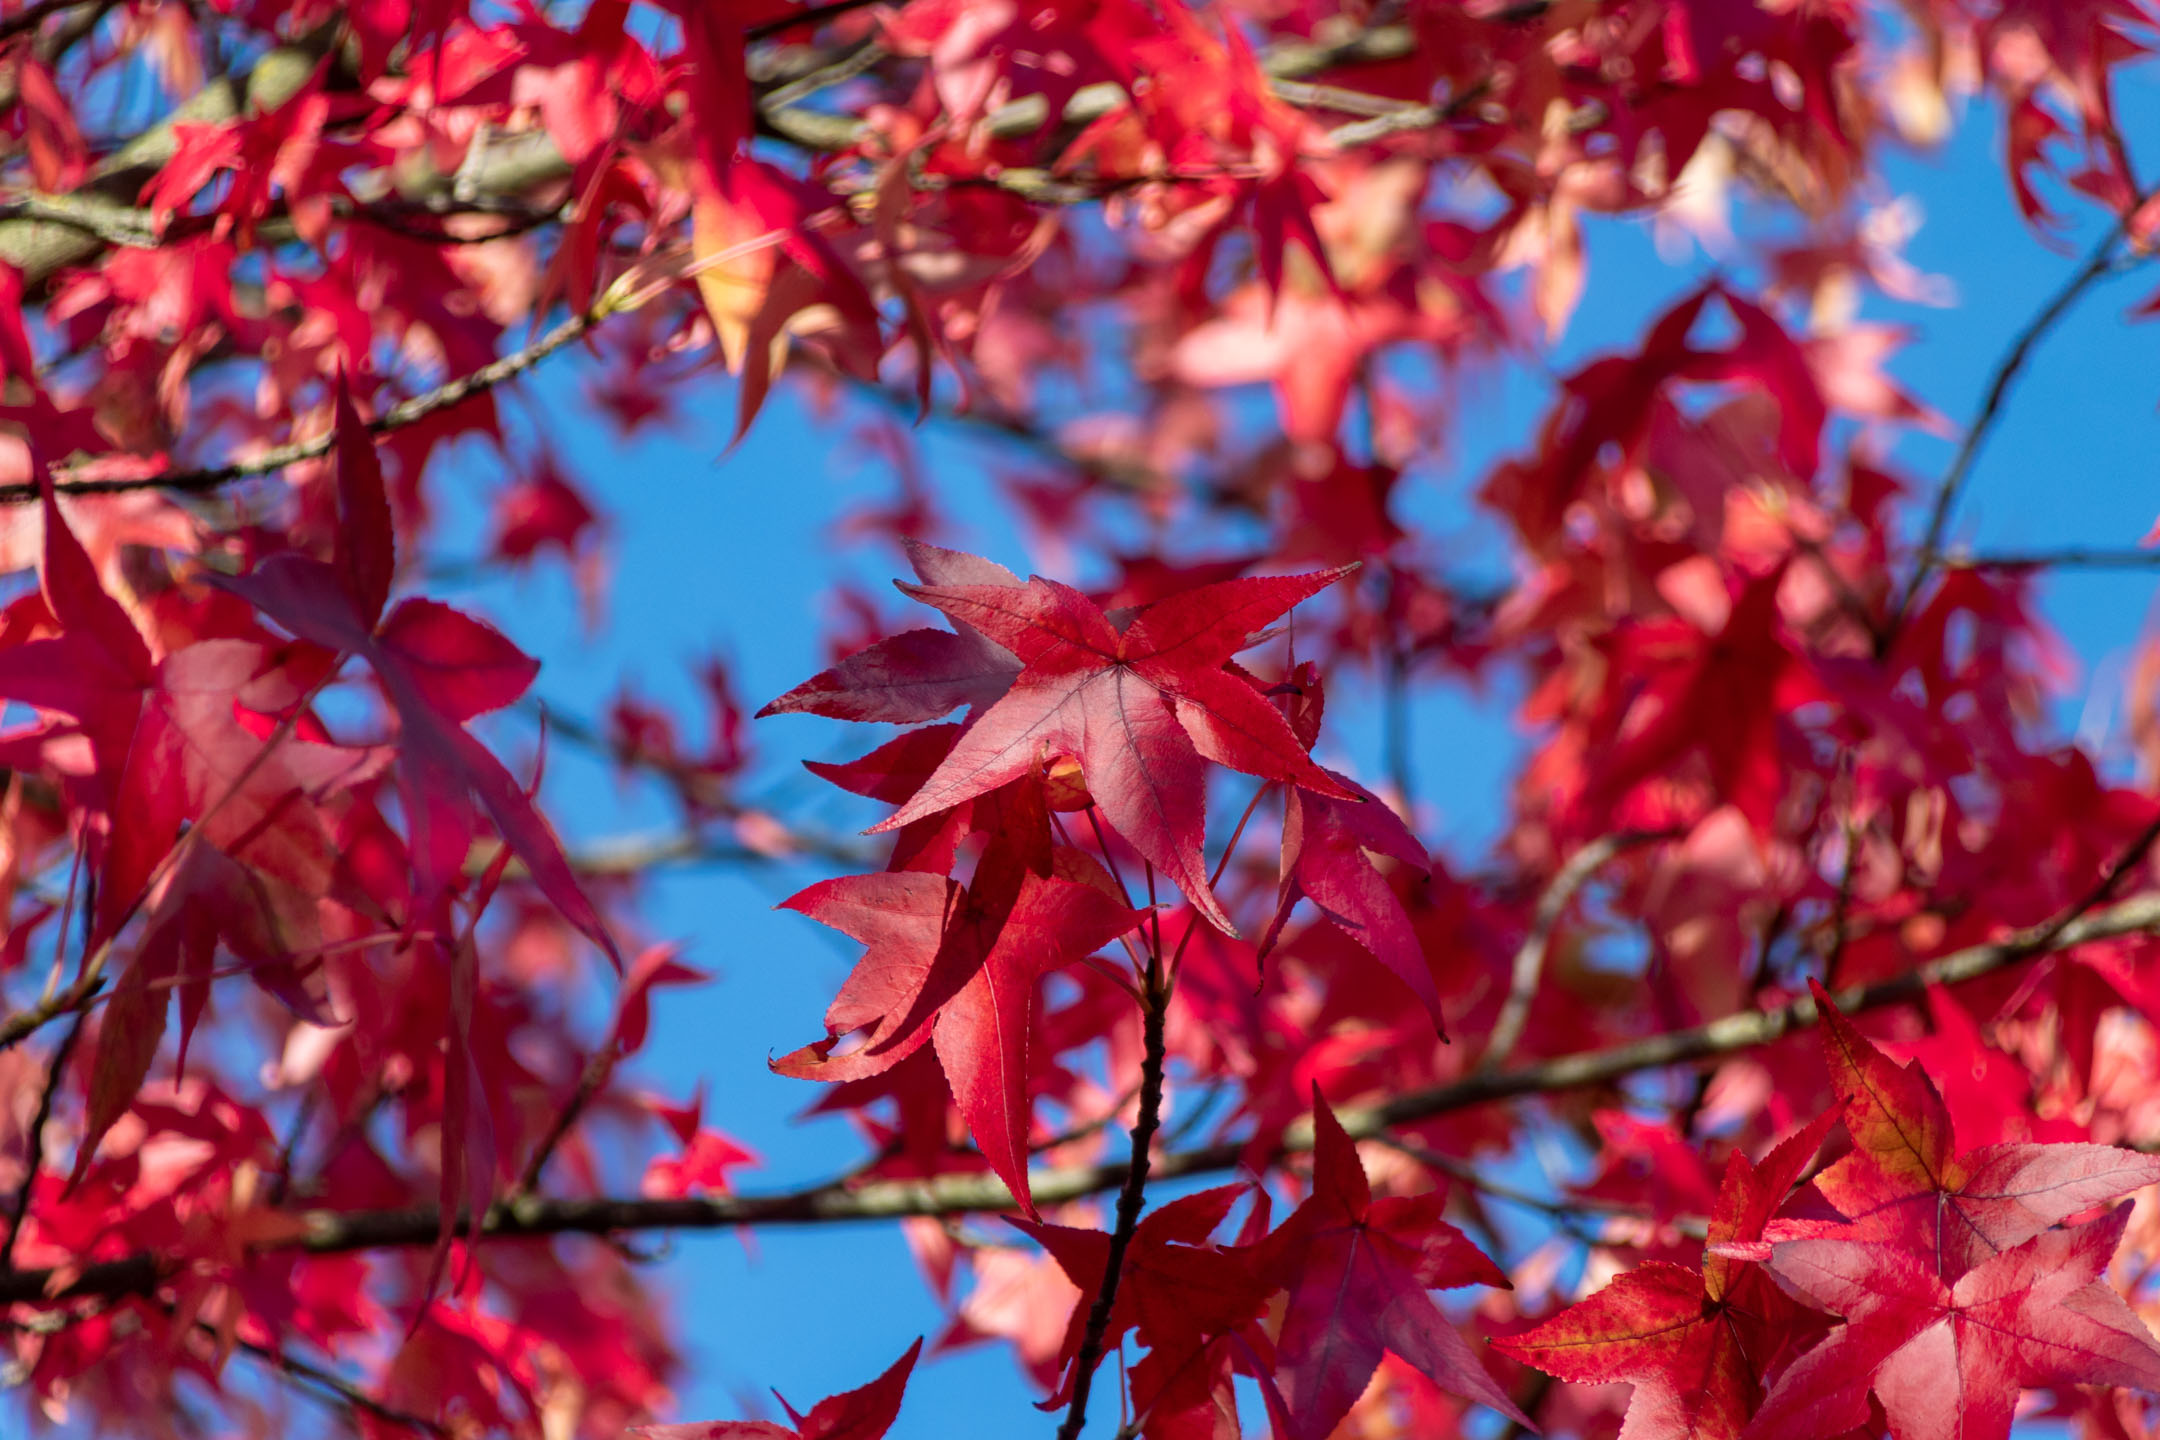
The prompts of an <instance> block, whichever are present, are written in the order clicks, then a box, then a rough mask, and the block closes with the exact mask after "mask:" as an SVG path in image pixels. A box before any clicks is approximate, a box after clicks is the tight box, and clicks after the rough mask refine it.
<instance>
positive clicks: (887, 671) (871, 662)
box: [758, 540, 1020, 725]
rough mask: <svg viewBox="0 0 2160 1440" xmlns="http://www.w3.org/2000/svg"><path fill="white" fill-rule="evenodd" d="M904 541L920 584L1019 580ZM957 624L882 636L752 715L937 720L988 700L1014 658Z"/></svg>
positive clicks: (1011, 670)
mask: <svg viewBox="0 0 2160 1440" xmlns="http://www.w3.org/2000/svg"><path fill="white" fill-rule="evenodd" d="M904 543H905V544H906V546H907V552H908V560H909V562H910V563H911V564H913V565H914V567H915V574H916V576H917V577H918V578H919V579H920V580H921V581H922V582H923V584H925V585H986V586H1014V587H1017V586H1018V585H1019V584H1020V577H1019V576H1017V575H1015V574H1013V573H1012V572H1011V571H1010V570H1007V569H1006V568H1005V567H1004V566H1002V565H999V564H997V563H996V562H994V561H990V560H984V559H980V558H978V557H977V556H974V555H963V554H961V553H960V552H959V551H957V550H944V549H940V548H939V547H938V546H935V545H926V544H924V543H922V542H921V541H919V540H908V541H906V542H904ZM956 623H957V630H929V629H924V630H903V631H901V632H900V633H899V634H898V635H889V636H887V637H886V638H885V639H883V640H880V641H878V642H877V643H876V644H874V645H872V646H870V647H869V648H868V649H865V650H858V651H856V652H855V653H854V654H853V655H850V656H849V657H848V658H847V659H845V660H843V661H841V662H840V663H839V664H838V665H835V666H833V668H832V669H830V670H827V671H825V672H823V673H822V674H818V675H814V676H812V677H811V678H810V679H808V680H805V681H803V683H802V684H800V685H798V686H796V687H795V688H794V689H793V690H790V691H788V693H787V694H785V695H782V696H781V697H780V698H779V699H777V700H775V701H773V702H772V703H771V704H770V705H767V706H766V707H765V708H764V709H762V710H760V711H758V718H759V719H763V718H764V717H765V716H767V715H786V714H793V713H798V712H801V713H807V714H811V715H829V716H831V717H832V718H833V719H835V720H883V721H888V722H890V723H892V724H896V725H912V724H915V723H917V722H919V721H923V720H936V719H938V718H939V717H941V716H944V715H947V714H950V713H951V712H952V711H953V710H955V709H957V708H958V707H960V706H962V705H967V706H970V707H974V706H982V705H990V704H993V703H994V702H995V701H996V700H997V698H998V697H999V696H1000V695H1003V694H1004V693H1005V691H1006V689H1007V688H1008V687H1009V686H1010V685H1011V684H1012V682H1013V678H1014V677H1015V676H1017V675H1018V674H1019V673H1020V662H1019V660H1018V659H1017V658H1015V657H1014V655H1013V653H1012V652H1011V651H1010V650H1007V649H1006V648H1005V647H1004V646H1002V645H1000V644H998V643H997V642H996V641H994V640H991V639H988V638H987V637H985V636H984V635H983V633H982V632H981V631H979V630H977V629H975V628H974V627H973V626H972V625H969V624H968V623H966V622H965V621H964V620H963V621H958V622H956Z"/></svg>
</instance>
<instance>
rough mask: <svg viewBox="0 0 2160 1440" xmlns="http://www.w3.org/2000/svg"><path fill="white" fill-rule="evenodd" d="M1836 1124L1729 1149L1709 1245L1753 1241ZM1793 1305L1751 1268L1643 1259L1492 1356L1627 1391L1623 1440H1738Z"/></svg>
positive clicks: (1714, 1259) (1719, 1259) (1498, 1343)
mask: <svg viewBox="0 0 2160 1440" xmlns="http://www.w3.org/2000/svg"><path fill="white" fill-rule="evenodd" d="M1834 1118H1835V1116H1834V1115H1829V1114H1825V1115H1823V1116H1820V1117H1818V1118H1817V1120H1816V1121H1815V1123H1813V1124H1812V1125H1810V1126H1808V1127H1807V1128H1806V1129H1805V1130H1803V1131H1801V1132H1800V1133H1799V1134H1797V1135H1794V1136H1793V1137H1792V1138H1791V1139H1789V1140H1787V1141H1785V1142H1784V1143H1783V1144H1781V1145H1779V1146H1778V1147H1777V1148H1776V1149H1774V1150H1773V1151H1771V1153H1770V1154H1769V1155H1767V1156H1765V1157H1764V1159H1763V1163H1762V1164H1761V1165H1760V1166H1757V1165H1754V1164H1752V1163H1750V1162H1749V1160H1748V1158H1747V1157H1746V1156H1745V1155H1743V1154H1741V1153H1739V1152H1738V1151H1735V1152H1734V1153H1733V1157H1732V1159H1731V1161H1730V1162H1729V1163H1728V1164H1727V1166H1726V1169H1725V1181H1724V1184H1723V1185H1722V1186H1721V1187H1720V1189H1719V1191H1718V1204H1717V1213H1716V1214H1715V1215H1714V1216H1713V1217H1712V1218H1711V1222H1710V1238H1711V1240H1712V1241H1713V1242H1729V1241H1749V1240H1756V1239H1759V1238H1760V1237H1761V1235H1762V1232H1763V1226H1764V1224H1765V1223H1766V1222H1767V1221H1768V1220H1769V1218H1770V1216H1771V1214H1772V1212H1774V1211H1775V1210H1776V1209H1777V1208H1778V1207H1779V1206H1780V1205H1782V1204H1783V1203H1784V1201H1785V1198H1786V1196H1787V1195H1788V1194H1789V1193H1790V1191H1791V1190H1792V1187H1793V1182H1794V1181H1795V1180H1797V1179H1798V1178H1799V1176H1800V1172H1801V1171H1802V1170H1803V1169H1805V1168H1806V1167H1807V1165H1808V1163H1809V1162H1810V1161H1812V1160H1813V1159H1814V1158H1815V1152H1816V1149H1817V1148H1818V1147H1819V1146H1820V1145H1821V1143H1822V1138H1823V1134H1824V1132H1825V1131H1827V1130H1828V1128H1829V1126H1830V1123H1831V1121H1832V1120H1833V1119H1834ZM1790 1308H1791V1307H1790V1303H1789V1302H1787V1301H1785V1300H1784V1298H1783V1297H1782V1296H1780V1295H1779V1294H1778V1293H1777V1292H1776V1291H1775V1290H1772V1289H1771V1288H1770V1287H1769V1286H1767V1285H1766V1284H1764V1283H1763V1281H1762V1279H1761V1277H1760V1275H1759V1273H1758V1272H1756V1271H1755V1270H1754V1269H1753V1267H1751V1266H1748V1265H1746V1264H1744V1263H1741V1262H1738V1261H1734V1260H1731V1259H1728V1258H1725V1257H1723V1256H1720V1255H1717V1254H1711V1255H1708V1256H1706V1257H1705V1258H1704V1261H1703V1268H1702V1269H1701V1270H1694V1269H1691V1268H1689V1267H1688V1266H1685V1265H1676V1264H1673V1263H1671V1262H1669V1261H1663V1260H1652V1261H1648V1262H1646V1263H1644V1264H1643V1265H1640V1266H1638V1267H1637V1268H1635V1269H1633V1270H1630V1271H1628V1272H1627V1273H1626V1274H1624V1275H1620V1276H1618V1277H1617V1278H1615V1279H1614V1280H1613V1281H1612V1283H1611V1284H1609V1285H1607V1286H1606V1287H1605V1288H1604V1289H1602V1290H1600V1291H1598V1292H1597V1293H1596V1294H1595V1295H1592V1296H1590V1297H1589V1298H1588V1299H1586V1300H1584V1301H1582V1302H1581V1303H1580V1304H1577V1305H1572V1306H1570V1307H1568V1309H1566V1310H1564V1311H1562V1312H1561V1313H1560V1314H1558V1315H1556V1316H1554V1317H1553V1318H1552V1319H1550V1320H1547V1321H1546V1322H1544V1323H1543V1324H1542V1325H1537V1326H1533V1327H1532V1328H1531V1329H1528V1330H1525V1331H1522V1332H1521V1333H1519V1334H1515V1335H1509V1336H1507V1337H1505V1338H1503V1339H1496V1340H1495V1341H1494V1342H1493V1348H1495V1349H1497V1350H1500V1351H1502V1352H1503V1353H1505V1354H1508V1355H1512V1356H1513V1357H1514V1358H1516V1359H1517V1360H1520V1361H1522V1362H1523V1363H1524V1364H1527V1365H1534V1366H1536V1367H1537V1368H1538V1369H1540V1370H1542V1371H1544V1372H1545V1373H1546V1374H1548V1375H1552V1376H1555V1377H1556V1378H1558V1379H1561V1380H1566V1381H1569V1382H1571V1383H1574V1384H1578V1385H1603V1384H1608V1383H1610V1382H1612V1381H1615V1380H1625V1381H1630V1382H1632V1383H1633V1384H1634V1386H1635V1393H1634V1395H1633V1397H1632V1398H1630V1400H1629V1401H1628V1414H1627V1426H1626V1433H1627V1434H1628V1436H1629V1437H1630V1440H1637V1437H1639V1440H1735V1437H1736V1436H1738V1435H1739V1434H1740V1432H1741V1431H1742V1430H1743V1429H1744V1428H1745V1427H1746V1425H1747V1422H1748V1417H1749V1416H1750V1415H1751V1414H1752V1413H1753V1412H1754V1408H1755V1404H1756V1402H1757V1400H1758V1399H1759V1398H1760V1395H1761V1384H1760V1382H1759V1379H1758V1375H1759V1370H1760V1363H1761V1362H1760V1359H1759V1358H1751V1357H1760V1356H1762V1355H1763V1354H1764V1353H1765V1345H1766V1342H1769V1341H1774V1339H1775V1337H1776V1336H1777V1334H1778V1333H1779V1331H1780V1329H1781V1328H1782V1325H1781V1323H1780V1322H1784V1323H1789V1311H1790Z"/></svg>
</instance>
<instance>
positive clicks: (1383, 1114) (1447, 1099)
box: [0, 862, 2160, 1304]
mask: <svg viewBox="0 0 2160 1440" xmlns="http://www.w3.org/2000/svg"><path fill="white" fill-rule="evenodd" d="M2129 868H2130V867H2129V866H2128V865H2126V864H2122V863H2121V862H2118V867H2117V868H2114V869H2111V871H2110V872H2109V876H2108V877H2104V878H2103V881H2102V885H2111V884H2113V883H2115V881H2117V880H2119V878H2120V876H2121V875H2122V874H2126V873H2127V872H2128V869H2129ZM2095 888H2096V892H2098V890H2099V888H2100V887H2095ZM2085 906H2087V901H2085V900H2081V901H2080V902H2079V903H2078V905H2076V906H2072V907H2071V908H2070V909H2069V910H2067V911H2065V912H2064V914H2063V915H2059V916H2057V917H2056V918H2054V919H2052V920H2049V921H2047V922H2045V923H2043V924H2041V925H2037V926H2034V927H2032V928H2030V929H2027V930H2021V931H2017V932H2015V933H2013V934H2010V935H2006V936H2004V937H2003V938H2002V939H2000V940H1990V941H1987V942H1986V943H1984V944H1979V945H1972V946H1968V947H1967V948H1965V949H1963V950H1958V951H1954V952H1952V953H1951V954H1948V955H1944V956H1941V957H1940V958H1938V959H1935V960H1932V961H1929V962H1928V963H1927V964H1925V965H1922V966H1920V967H1919V968H1917V969H1915V970H1913V971H1911V972H1909V973H1907V974H1905V975H1900V976H1896V977H1894V978H1892V979H1889V980H1883V981H1879V982H1877V983H1875V984H1873V985H1864V986H1854V987H1851V988H1849V989H1846V990H1843V991H1840V992H1838V993H1837V994H1836V995H1834V996H1833V997H1832V998H1833V999H1835V1000H1836V1001H1837V1004H1838V1008H1839V1009H1841V1010H1843V1011H1845V1012H1847V1013H1848V1014H1850V1013H1854V1012H1857V1011H1863V1010H1875V1009H1880V1008H1882V1007H1883V1006H1886V1005H1894V1004H1901V1003H1904V1002H1906V1001H1909V1000H1912V999H1914V998H1916V997H1918V996H1919V995H1920V994H1922V993H1923V992H1924V991H1925V989H1926V988H1927V987H1928V986H1930V985H1956V984H1961V983H1963V982H1964V981H1967V980H1974V979H1978V978H1979V977H1981V976H1983V975H1988V974H1992V973H1993V972H1995V971H1997V970H2002V969H2005V968H2007V967H2009V966H2011V965H2014V964H2017V963H2018V962H2019V961H2021V960H2027V959H2030V958H2031V957H2033V956H2035V955H2039V954H2043V953H2047V952H2051V951H2057V950H2067V949H2070V948H2072V947H2073V946H2077V945H2083V944H2086V943H2088V942H2090V941H2094V940H2106V939H2112V938H2113V937H2115V936H2118V935H2134V934H2141V933H2146V932H2150V931H2155V930H2160V892H2153V893H2148V894H2143V895H2139V896H2136V897H2134V898H2133V899H2129V900H2125V901H2122V902H2120V903H2119V904H2116V905H2112V906H2109V907H2108V908H2106V909H2104V910H2099V909H2094V910H2091V911H2090V913H2085V910H2083V909H2081V908H2080V907H2085ZM1819 1018H1820V1017H1819V1016H1818V1014H1817V1012H1816V1009H1815V1002H1814V1001H1813V1000H1812V999H1810V998H1808V997H1806V996H1803V997H1801V998H1799V999H1797V1000H1794V1001H1793V1002H1792V1003H1791V1004H1788V1005H1783V1006H1779V1007H1778V1008H1776V1009H1773V1010H1762V1011H1752V1010H1751V1011H1744V1012H1742V1013H1740V1014H1737V1015H1728V1016H1726V1017H1725V1018H1724V1019H1722V1020H1713V1021H1711V1022H1710V1023H1709V1024H1706V1025H1697V1026H1692V1027H1690V1028H1688V1029H1685V1030H1674V1031H1668V1032H1666V1033H1664V1034H1660V1035H1652V1036H1648V1037H1645V1038H1644V1039H1641V1040H1634V1041H1630V1042H1628V1043H1626V1044H1622V1045H1613V1046H1608V1047H1606V1048H1605V1049H1602V1050H1589V1051H1583V1052H1580V1053H1577V1054H1573V1055H1563V1056H1558V1057H1556V1058H1554V1059H1551V1060H1545V1061H1541V1062H1539V1063H1537V1064H1535V1065H1526V1066H1522V1067H1520V1068H1517V1069H1512V1070H1503V1071H1498V1072H1495V1073H1492V1074H1487V1075H1469V1076H1465V1077H1463V1078H1462V1079H1460V1080H1456V1081H1452V1082H1450V1083H1448V1084H1445V1085H1436V1086H1433V1087H1431V1088H1429V1089H1425V1090H1416V1091H1412V1092H1410V1093H1408V1094H1405V1095H1398V1096H1396V1097H1394V1098H1393V1099H1390V1100H1387V1101H1384V1102H1382V1103H1380V1104H1378V1105H1366V1106H1352V1107H1349V1108H1346V1109H1344V1110H1342V1111H1340V1112H1338V1118H1339V1119H1340V1120H1341V1121H1342V1125H1343V1128H1344V1129H1345V1130H1346V1131H1348V1132H1349V1133H1350V1134H1351V1135H1352V1136H1353V1137H1357V1138H1369V1137H1373V1136H1377V1135H1379V1134H1381V1133H1382V1132H1384V1131H1386V1130H1389V1129H1391V1128H1393V1127H1395V1126H1398V1125H1409V1124H1415V1123H1418V1122H1421V1121H1425V1120H1431V1119H1434V1118H1436V1117H1438V1116H1442V1115H1447V1114H1451V1113H1453V1112H1455V1111H1459V1110H1467V1109H1470V1108H1472V1107H1473V1106H1477V1105H1484V1104H1489V1103H1491V1102H1492V1101H1495V1100H1508V1099H1513V1098H1515V1097H1517V1096H1522V1095H1537V1094H1549V1093H1552V1092H1555V1091H1562V1090H1579V1089H1583V1088H1585V1087H1588V1086H1592V1085H1603V1084H1609V1083H1611V1082H1613V1081H1617V1080H1622V1079H1625V1078H1627V1077H1628V1076H1630V1075H1633V1074H1636V1073H1638V1072H1640V1071H1645V1070H1655V1069H1661V1068H1663V1067H1665V1066H1669V1065H1682V1064H1688V1063H1691V1062H1694V1061H1698V1060H1709V1059H1715V1058H1717V1057H1719V1056H1722V1055H1730V1054H1733V1053H1735V1052H1737V1051H1742V1050H1750V1049H1753V1048H1755V1047H1756V1046H1759V1045H1767V1044H1769V1043H1770V1042H1772V1041H1774V1040H1778V1039H1781V1038H1783V1037H1784V1036H1786V1035H1789V1034H1793V1033H1795V1032H1797V1031H1801V1030H1806V1029H1809V1028H1811V1027H1812V1026H1814V1025H1815V1024H1816V1023H1817V1021H1818V1020H1819ZM1311 1148H1312V1122H1311V1121H1310V1120H1300V1121H1298V1122H1296V1123H1295V1124H1292V1125H1290V1126H1289V1127H1288V1128H1287V1129H1286V1130H1285V1131H1284V1133H1283V1135H1282V1138H1281V1139H1280V1141H1279V1142H1278V1144H1277V1149H1278V1152H1279V1153H1294V1152H1299V1151H1304V1150H1309V1149H1311ZM1249 1149H1250V1146H1249V1143H1248V1142H1247V1141H1244V1140H1223V1141H1218V1142H1216V1143H1214V1144H1210V1145H1201V1146H1196V1147H1194V1148H1192V1149H1190V1150H1181V1151H1175V1152H1172V1153H1170V1154H1166V1155H1162V1156H1159V1157H1156V1158H1155V1159H1154V1160H1153V1161H1152V1162H1151V1163H1150V1166H1149V1175H1150V1177H1151V1178H1153V1179H1157V1180H1173V1179H1180V1178H1183V1177H1185V1176H1190V1175H1207V1174H1215V1173H1219V1172H1222V1171H1227V1170H1234V1169H1236V1168H1237V1167H1238V1165H1239V1164H1241V1163H1243V1162H1244V1161H1245V1160H1246V1159H1248V1158H1249V1157H1248V1151H1249ZM1131 1170H1132V1167H1131V1165H1130V1164H1128V1163H1122V1162H1112V1163H1106V1164H1101V1165H1082V1166H1071V1167H1061V1168H1057V1169H1044V1170H1037V1171H1034V1172H1033V1173H1032V1174H1031V1175H1030V1176H1029V1178H1028V1184H1029V1188H1030V1189H1031V1190H1032V1191H1033V1192H1034V1196H1035V1201H1036V1203H1037V1204H1038V1205H1059V1204H1063V1203H1065V1202H1066V1201H1070V1200H1078V1199H1082V1198H1084V1197H1086V1196H1089V1195H1099V1194H1102V1193H1103V1192H1105V1191H1108V1190H1114V1189H1118V1188H1120V1187H1122V1186H1123V1185H1124V1184H1125V1183H1126V1179H1127V1176H1128V1175H1130V1173H1131ZM1012 1206H1013V1200H1012V1194H1011V1192H1010V1191H1008V1190H1007V1189H1006V1188H1005V1186H1004V1184H1003V1183H1002V1182H1001V1181H999V1180H998V1179H997V1177H996V1176H994V1175H990V1174H987V1173H971V1174H953V1175H940V1176H936V1177H934V1178H931V1179H923V1180H872V1181H867V1182H864V1183H861V1184H853V1185H851V1184H849V1183H847V1182H846V1181H844V1180H843V1181H835V1182H832V1183H828V1184H824V1185H818V1186H813V1187H811V1188H810V1189H807V1190H795V1191H787V1192H782V1193H779V1194H772V1195H715V1196H709V1197H692V1198H685V1199H669V1200H646V1199H606V1198H599V1199H589V1200H537V1199H528V1200H521V1201H520V1202H518V1203H517V1204H516V1205H514V1206H497V1207H495V1208H494V1209H493V1210H491V1211H489V1212H488V1215H487V1218H486V1220H485V1222H484V1224H483V1226H482V1233H484V1234H486V1235H488V1236H490V1237H494V1238H500V1239H520V1238H536V1237H541V1236H550V1235H565V1234H580V1235H607V1234H612V1233H616V1232H620V1231H634V1230H705V1229H718V1228H729V1227H734V1226H742V1225H804V1224H830V1223H837V1222H844V1221H872V1220H896V1219H901V1218H904V1217H907V1216H911V1215H965V1214H975V1213H985V1212H994V1211H1001V1210H1009V1209H1011V1208H1012ZM295 1220H296V1229H297V1234H296V1236H295V1238H293V1239H292V1240H290V1241H286V1242H283V1243H282V1244H281V1245H279V1246H275V1247H271V1248H278V1249H296V1250H301V1251H305V1252H308V1253H312V1254H342V1253H346V1252H349V1251H354V1250H377V1249H383V1248H387V1247H392V1246H419V1245H433V1244H434V1243H435V1239H436V1236H437V1234H438V1233H439V1231H440V1228H441V1212H440V1211H439V1210H437V1209H436V1208H435V1207H434V1206H432V1205H421V1206H414V1207H412V1208H410V1209H405V1210H372V1211H333V1210H310V1211H305V1212H302V1213H301V1214H299V1215H298V1216H296V1217H295ZM454 1229H455V1232H456V1233H458V1234H468V1233H470V1231H471V1224H470V1222H469V1221H464V1220H461V1221H460V1222H459V1223H458V1225H457V1226H455V1227H454ZM175 1268H176V1263H175V1262H174V1261H172V1260H169V1259H167V1258H166V1257H163V1256H159V1255H155V1254H150V1253H147V1252H146V1253H142V1254H136V1255H131V1256H128V1257H126V1258H125V1259H120V1260H110V1261H103V1262H99V1263H97V1264H92V1265H85V1266H82V1267H80V1268H79V1269H75V1270H68V1271H55V1270H15V1271H0V1304H7V1303H15V1302H22V1301H36V1300H40V1299H63V1298H68V1299H72V1298H78V1297H83V1296H91V1295H124V1294H136V1293H141V1292H144V1291H148V1290H152V1289H154V1288H156V1287H157V1286H158V1285H159V1284H161V1283H163V1282H164V1281H165V1280H167V1279H169V1278H170V1277H171V1275H172V1274H173V1273H174V1270H175ZM48 1287H53V1288H52V1289H51V1293H50V1294H48Z"/></svg>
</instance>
